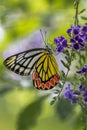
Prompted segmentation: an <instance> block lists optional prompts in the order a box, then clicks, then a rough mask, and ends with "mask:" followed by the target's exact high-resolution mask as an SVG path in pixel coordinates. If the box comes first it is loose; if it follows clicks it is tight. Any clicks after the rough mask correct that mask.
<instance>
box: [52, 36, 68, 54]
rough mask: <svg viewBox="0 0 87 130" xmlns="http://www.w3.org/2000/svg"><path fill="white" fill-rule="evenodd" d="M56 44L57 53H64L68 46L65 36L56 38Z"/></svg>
mask: <svg viewBox="0 0 87 130" xmlns="http://www.w3.org/2000/svg"><path fill="white" fill-rule="evenodd" d="M54 43H55V44H56V45H57V48H56V50H57V52H64V48H66V47H67V46H68V45H67V40H66V39H65V38H64V37H63V36H60V37H57V38H54Z"/></svg>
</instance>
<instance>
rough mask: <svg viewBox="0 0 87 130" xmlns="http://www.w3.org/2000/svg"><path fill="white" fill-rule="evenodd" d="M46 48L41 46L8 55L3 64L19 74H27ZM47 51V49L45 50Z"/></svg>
mask: <svg viewBox="0 0 87 130" xmlns="http://www.w3.org/2000/svg"><path fill="white" fill-rule="evenodd" d="M45 51H46V50H45V49H42V48H38V49H32V50H28V51H25V52H21V53H18V54H16V55H13V56H10V57H8V58H7V59H6V60H5V61H4V64H5V66H6V67H7V68H8V69H10V70H12V71H14V72H15V73H17V74H20V75H26V76H27V75H29V74H30V73H31V71H32V70H33V68H34V66H35V64H36V62H37V61H38V60H39V59H40V58H41V57H42V55H44V52H45ZM46 52H47V51H46Z"/></svg>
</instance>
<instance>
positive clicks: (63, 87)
mask: <svg viewBox="0 0 87 130" xmlns="http://www.w3.org/2000/svg"><path fill="white" fill-rule="evenodd" d="M72 58H73V50H72V51H71V60H70V63H69V69H67V72H66V78H65V81H64V82H63V84H62V88H61V90H60V92H59V94H58V98H59V97H60V94H61V92H62V90H63V88H64V85H65V83H66V79H67V76H68V74H69V71H70V66H71V63H72V61H73V60H72Z"/></svg>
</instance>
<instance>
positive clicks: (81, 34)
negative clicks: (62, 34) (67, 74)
mask: <svg viewBox="0 0 87 130" xmlns="http://www.w3.org/2000/svg"><path fill="white" fill-rule="evenodd" d="M67 34H68V35H69V36H70V43H71V47H72V48H74V49H75V50H84V49H85V45H86V43H87V26H86V25H85V26H80V25H77V26H71V28H69V29H68V30H67Z"/></svg>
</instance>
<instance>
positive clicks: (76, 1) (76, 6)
mask: <svg viewBox="0 0 87 130" xmlns="http://www.w3.org/2000/svg"><path fill="white" fill-rule="evenodd" d="M79 1H80V0H74V6H75V20H74V25H75V26H77V25H78V23H79V20H78V7H79Z"/></svg>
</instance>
